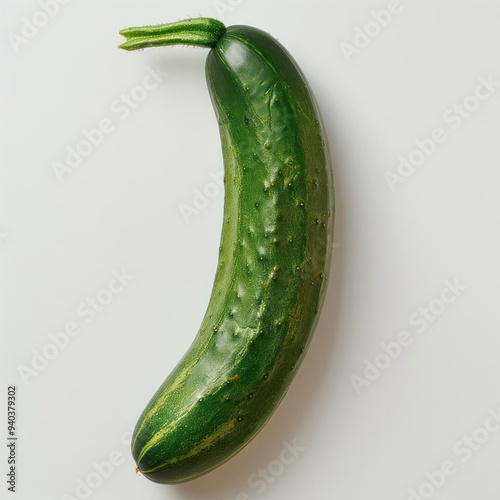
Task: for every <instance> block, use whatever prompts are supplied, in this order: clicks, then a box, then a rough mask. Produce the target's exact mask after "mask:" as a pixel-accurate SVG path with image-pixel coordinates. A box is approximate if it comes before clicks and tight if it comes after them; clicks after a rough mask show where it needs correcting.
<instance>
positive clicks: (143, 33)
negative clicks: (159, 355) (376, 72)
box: [120, 18, 335, 483]
mask: <svg viewBox="0 0 500 500" xmlns="http://www.w3.org/2000/svg"><path fill="white" fill-rule="evenodd" d="M120 33H121V34H123V35H124V36H125V37H126V41H125V42H124V43H123V44H122V45H120V47H121V48H123V49H126V50H135V49H141V48H144V47H154V46H162V45H173V44H184V45H198V46H202V47H208V48H210V49H211V50H210V52H209V53H208V58H207V61H206V77H207V82H208V89H209V93H210V96H211V100H212V103H213V106H214V109H215V113H216V116H217V119H218V123H219V131H220V136H221V142H222V151H223V159H224V173H225V178H224V190H225V193H224V221H223V229H222V235H221V243H220V253H219V261H218V267H217V271H216V275H215V281H214V285H213V290H212V294H211V297H210V301H209V304H208V308H207V310H206V314H205V316H204V318H203V321H202V324H201V327H200V330H199V332H198V334H197V336H196V338H195V339H194V341H193V343H192V344H191V346H190V347H189V349H188V351H187V352H186V354H185V355H184V357H183V358H182V359H181V361H180V362H179V363H178V365H177V366H176V367H175V369H174V370H173V371H172V373H171V374H170V375H169V376H168V378H167V379H166V380H165V382H164V383H163V384H162V385H161V387H160V388H159V389H158V390H157V392H156V393H155V394H154V396H153V397H152V399H151V400H150V402H149V404H148V405H147V406H146V408H145V410H144V411H143V413H142V415H141V416H140V418H139V420H138V422H137V425H136V427H135V430H134V433H133V439H132V455H133V457H134V459H135V461H136V464H137V469H138V470H139V471H140V472H141V473H142V474H143V475H144V476H146V477H147V478H149V479H150V480H152V481H155V482H159V483H181V482H185V481H188V480H192V479H194V478H197V477H199V476H202V475H203V474H206V473H207V472H209V471H211V470H212V469H214V468H216V467H218V466H220V465H221V464H223V463H224V462H226V461H227V460H228V459H229V458H231V457H232V456H233V455H235V454H236V453H237V452H238V451H240V450H241V449H242V448H243V447H244V446H245V445H247V444H248V443H249V441H250V440H251V439H252V438H253V437H255V436H256V434H257V433H258V432H259V430H260V429H262V427H263V426H264V425H265V423H266V422H267V421H268V419H269V418H270V417H271V415H272V414H273V412H274V411H275V410H276V408H277V407H278V405H279V403H280V402H281V400H282V399H283V397H284V395H285V393H286V392H287V390H288V388H289V386H290V383H291V381H292V379H293V378H294V376H295V374H296V373H297V369H298V367H299V366H300V364H301V362H302V360H303V358H304V355H305V353H306V351H307V348H308V346H309V343H310V340H311V336H312V333H313V331H314V329H315V326H316V323H317V320H318V313H319V311H320V308H321V306H322V304H323V302H324V297H325V292H326V288H327V278H328V275H329V270H330V263H331V255H332V247H333V245H332V243H333V228H334V210H335V202H334V189H333V174H332V165H331V157H330V152H329V147H328V142H327V136H326V133H325V130H324V126H323V123H322V119H321V114H320V111H319V109H318V106H317V103H316V101H315V98H314V96H313V94H312V92H311V89H310V88H309V85H308V83H307V81H306V79H305V77H304V75H303V74H302V72H301V70H300V69H299V67H298V65H297V63H296V62H295V61H294V59H293V58H292V56H291V55H290V54H289V53H288V52H287V50H286V49H285V48H284V47H283V46H282V45H281V44H280V43H278V42H277V40H275V39H274V38H273V37H271V36H270V35H268V34H267V33H265V32H263V31H261V30H259V29H256V28H253V27H249V26H230V27H228V28H226V27H225V26H224V25H223V24H222V23H221V22H219V21H217V20H215V19H210V18H197V19H189V20H186V21H179V22H176V23H170V24H165V25H160V26H149V27H142V28H128V29H126V30H122V31H121V32H120ZM172 140H173V139H172Z"/></svg>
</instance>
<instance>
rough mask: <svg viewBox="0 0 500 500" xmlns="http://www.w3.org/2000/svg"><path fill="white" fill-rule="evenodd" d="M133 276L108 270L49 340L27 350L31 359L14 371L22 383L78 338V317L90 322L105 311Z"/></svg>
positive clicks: (28, 380) (28, 381)
mask: <svg viewBox="0 0 500 500" xmlns="http://www.w3.org/2000/svg"><path fill="white" fill-rule="evenodd" d="M134 279H135V277H134V276H131V275H129V274H128V272H127V271H126V270H125V269H122V270H121V271H117V270H116V269H113V270H112V271H111V278H110V279H109V280H108V283H107V285H106V286H105V287H103V288H100V289H99V290H98V291H97V292H96V293H95V294H93V295H91V296H90V297H87V298H85V299H84V300H82V301H81V302H80V303H79V304H78V305H77V306H76V307H75V316H76V317H77V318H78V319H73V320H71V321H68V322H66V323H65V325H64V326H63V327H62V328H60V329H58V330H57V331H55V332H49V333H48V334H47V336H48V338H49V341H48V342H46V343H45V344H44V345H43V346H42V347H41V348H39V349H32V350H31V360H30V361H29V363H28V364H20V365H18V366H17V372H18V374H19V377H20V378H21V380H22V382H23V383H24V385H28V384H29V383H30V379H31V378H33V377H37V376H38V375H39V374H40V373H41V372H43V371H44V370H45V369H46V368H47V367H48V366H49V364H50V362H51V361H52V360H54V359H56V358H57V357H58V356H59V354H60V353H61V352H62V351H64V350H65V349H67V348H68V346H69V345H70V343H71V342H72V341H73V340H74V339H75V338H76V337H78V336H79V335H80V334H81V333H82V331H83V327H84V326H83V325H82V323H81V321H80V319H83V323H84V324H85V325H89V324H91V323H92V322H93V321H94V320H95V319H96V318H97V316H98V314H100V313H102V312H103V311H104V310H106V309H107V308H108V307H109V305H110V304H111V303H112V302H113V301H114V300H115V298H116V297H117V296H119V295H120V294H122V293H123V292H124V291H125V289H126V288H127V287H128V286H129V285H130V283H131V281H133V280H134Z"/></svg>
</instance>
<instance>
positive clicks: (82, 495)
mask: <svg viewBox="0 0 500 500" xmlns="http://www.w3.org/2000/svg"><path fill="white" fill-rule="evenodd" d="M131 442H132V429H130V430H128V431H125V432H123V433H122V434H121V436H120V446H119V447H117V448H116V449H114V450H113V451H111V452H110V453H108V454H107V455H106V456H105V457H104V458H101V459H100V460H99V461H94V462H92V463H91V464H90V467H89V469H90V472H88V471H87V473H86V474H83V475H82V476H80V477H77V478H76V479H75V487H74V490H73V491H72V492H71V494H69V493H63V494H62V495H61V500H87V499H88V498H90V497H91V496H92V495H93V494H94V492H95V491H96V490H98V489H99V488H100V487H101V486H102V485H103V484H105V482H106V481H107V480H109V479H110V478H111V476H112V475H113V474H114V473H115V472H116V471H117V470H118V469H119V468H120V467H121V466H122V465H123V464H125V463H126V459H125V455H124V452H123V448H126V450H127V451H126V453H127V459H128V455H129V450H130V444H131Z"/></svg>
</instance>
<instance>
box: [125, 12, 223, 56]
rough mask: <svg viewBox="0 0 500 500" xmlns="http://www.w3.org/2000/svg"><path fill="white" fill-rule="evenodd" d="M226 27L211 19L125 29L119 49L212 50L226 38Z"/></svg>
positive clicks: (202, 18)
mask: <svg viewBox="0 0 500 500" xmlns="http://www.w3.org/2000/svg"><path fill="white" fill-rule="evenodd" d="M225 32H226V26H225V25H224V24H223V23H221V22H220V21H218V20H217V19H213V18H211V17H197V18H194V19H185V20H183V21H177V22H175V23H167V24H159V25H157V26H141V27H134V28H125V29H123V30H121V31H120V35H123V36H124V37H125V38H126V41H125V42H123V43H122V44H121V45H119V46H118V47H119V48H120V49H124V50H137V49H144V48H146V47H162V46H164V45H195V46H198V47H208V48H212V47H215V46H216V45H217V42H218V41H219V40H220V39H221V38H222V36H224V33H225Z"/></svg>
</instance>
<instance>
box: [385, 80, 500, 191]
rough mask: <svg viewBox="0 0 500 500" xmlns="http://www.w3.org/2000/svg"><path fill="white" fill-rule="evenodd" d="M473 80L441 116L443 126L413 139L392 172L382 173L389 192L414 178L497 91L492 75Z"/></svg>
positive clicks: (499, 83) (496, 84)
mask: <svg viewBox="0 0 500 500" xmlns="http://www.w3.org/2000/svg"><path fill="white" fill-rule="evenodd" d="M477 80H478V83H477V84H476V86H475V88H474V90H473V91H471V92H469V93H468V94H467V95H466V96H465V97H464V98H463V99H461V100H460V101H459V102H455V103H453V104H452V105H451V106H450V107H448V108H447V109H446V110H445V111H444V112H443V113H442V120H443V123H444V125H442V126H439V127H435V128H433V129H432V131H431V132H429V133H428V134H427V135H426V137H423V138H417V139H415V140H414V141H413V142H414V144H415V146H416V147H415V148H414V149H413V150H412V151H411V152H410V153H407V154H406V155H400V156H399V158H398V165H397V167H396V168H395V169H393V170H386V171H385V172H384V177H385V180H386V182H387V185H388V187H389V189H390V190H391V191H392V192H394V191H396V188H397V187H398V186H399V185H400V184H404V183H405V182H406V181H407V180H408V179H409V178H410V177H412V176H413V175H415V173H416V172H417V168H419V167H422V166H423V165H424V164H425V162H426V161H427V160H428V159H429V158H431V157H432V156H433V155H434V154H435V153H436V151H437V150H438V148H439V146H441V145H442V144H444V143H446V142H447V141H448V140H449V139H450V137H451V136H452V135H453V133H454V132H456V131H457V130H459V129H460V128H461V127H462V126H463V125H464V124H465V123H466V122H467V121H468V120H470V119H471V118H472V117H473V116H474V115H475V114H476V113H477V112H478V111H479V110H480V108H481V106H483V105H484V103H485V102H486V101H488V100H489V99H491V98H492V97H493V96H494V95H495V94H496V92H497V90H498V89H499V88H500V78H499V77H498V76H495V75H492V74H490V75H488V76H478V78H477Z"/></svg>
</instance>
